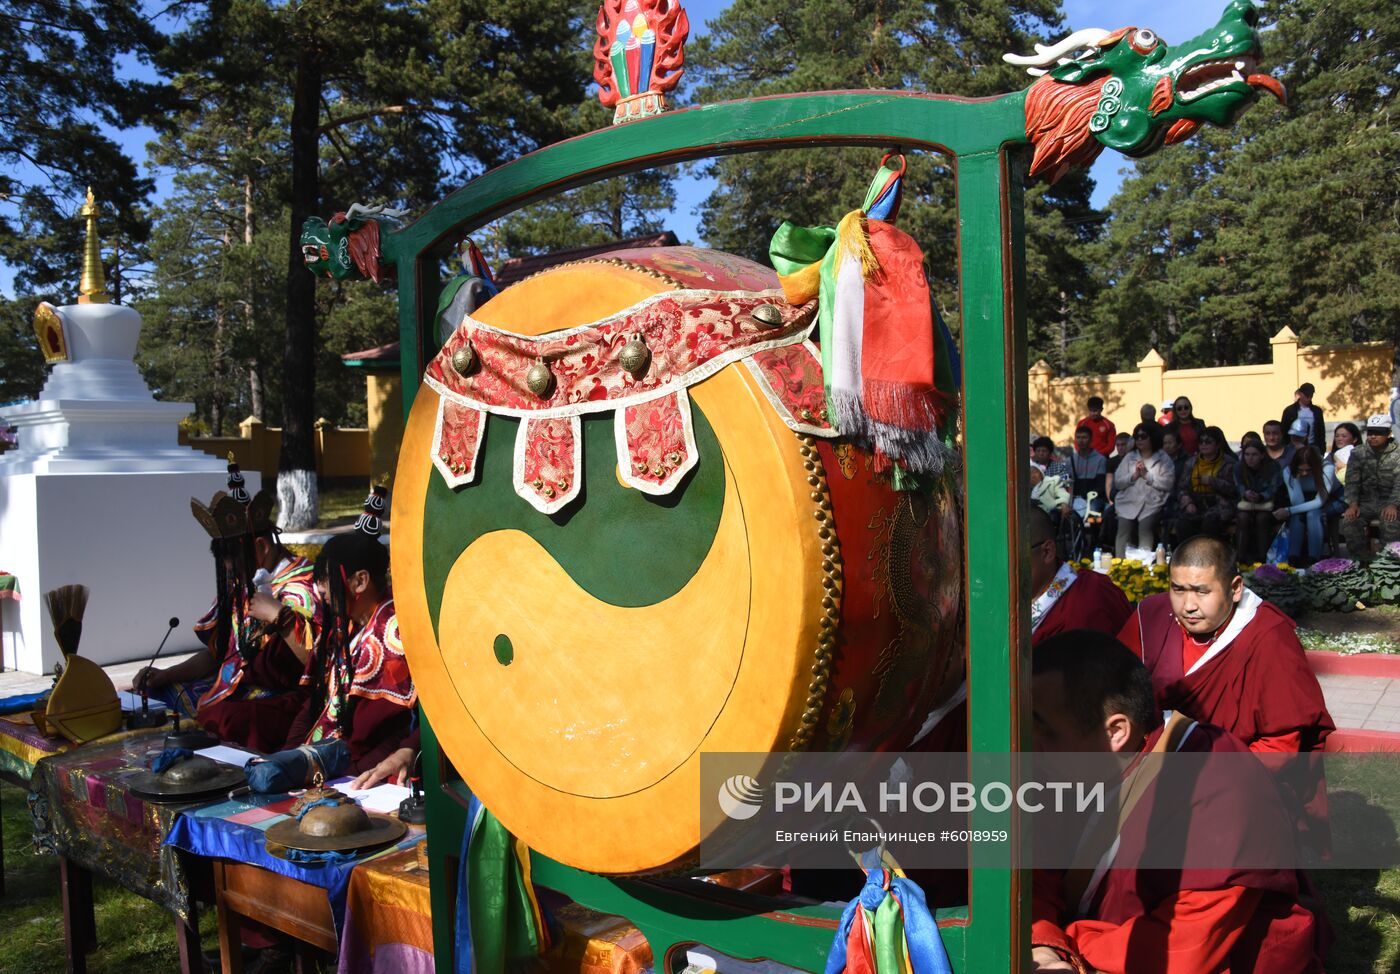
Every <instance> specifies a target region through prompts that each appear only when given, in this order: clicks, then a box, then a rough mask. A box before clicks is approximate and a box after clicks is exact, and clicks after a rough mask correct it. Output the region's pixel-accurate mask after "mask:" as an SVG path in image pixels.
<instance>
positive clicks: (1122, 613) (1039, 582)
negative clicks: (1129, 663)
mask: <svg viewBox="0 0 1400 974" xmlns="http://www.w3.org/2000/svg"><path fill="white" fill-rule="evenodd" d="M1027 518H1028V521H1027V531H1028V532H1029V533H1030V537H1031V645H1032V646H1034V645H1036V644H1037V643H1040V642H1041V641H1042V640H1045V639H1047V638H1049V637H1050V636H1053V635H1055V634H1056V633H1059V632H1065V631H1066V630H1069V629H1097V630H1099V631H1100V632H1106V633H1108V634H1109V635H1113V634H1115V633H1117V632H1118V630H1119V629H1121V628H1123V623H1124V622H1126V621H1127V619H1128V616H1130V615H1132V612H1133V608H1132V606H1131V605H1129V604H1128V599H1127V597H1126V596H1124V595H1123V592H1122V590H1121V589H1120V588H1119V587H1118V586H1117V585H1114V584H1113V582H1112V580H1111V579H1109V577H1108V576H1107V575H1101V574H1099V573H1098V572H1094V571H1080V572H1077V571H1075V570H1074V569H1073V568H1072V567H1071V566H1070V565H1069V564H1068V563H1067V562H1063V561H1060V557H1059V554H1058V553H1057V552H1056V550H1055V529H1054V526H1053V525H1052V524H1051V521H1050V517H1049V515H1047V514H1046V513H1045V511H1043V510H1042V509H1041V508H1039V507H1036V506H1032V507H1031V508H1030V510H1029V512H1028V515H1027Z"/></svg>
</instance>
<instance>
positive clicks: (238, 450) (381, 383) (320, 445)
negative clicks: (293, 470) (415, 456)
mask: <svg viewBox="0 0 1400 974" xmlns="http://www.w3.org/2000/svg"><path fill="white" fill-rule="evenodd" d="M365 380H366V381H365V384H366V393H367V399H368V406H369V409H368V419H369V428H368V429H339V428H337V427H336V426H334V425H332V424H331V423H330V422H329V421H328V420H324V419H322V420H319V421H318V422H317V423H316V473H317V475H318V476H321V477H331V478H334V479H337V480H363V481H364V482H365V483H366V484H383V485H384V486H385V487H392V486H393V484H394V468H395V467H396V466H397V465H398V462H399V438H400V436H401V435H402V432H403V399H402V397H401V396H400V394H399V390H400V381H399V377H398V374H397V373H388V372H370V373H367V374H366V376H365ZM238 433H239V435H238V436H187V435H186V434H185V432H184V431H183V430H181V431H180V442H181V443H182V444H185V445H187V446H191V447H193V448H194V449H196V450H200V451H202V452H204V453H208V454H210V455H211V456H216V457H218V458H219V459H221V460H222V459H224V458H225V457H227V456H228V455H229V453H230V452H232V453H233V455H234V457H235V458H236V459H237V460H238V465H239V466H240V467H242V468H243V469H244V470H256V471H258V472H259V473H261V474H262V475H263V478H264V479H269V478H272V477H275V476H277V455H278V453H279V452H280V451H281V449H282V431H281V430H280V429H274V428H271V427H268V426H264V425H263V422H262V420H260V419H257V418H255V417H253V416H249V417H248V418H247V419H245V420H244V421H243V422H241V423H239V424H238Z"/></svg>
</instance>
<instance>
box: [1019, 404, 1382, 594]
mask: <svg viewBox="0 0 1400 974" xmlns="http://www.w3.org/2000/svg"><path fill="white" fill-rule="evenodd" d="M1314 392H1315V389H1314V388H1313V386H1312V385H1311V384H1310V383H1304V384H1303V385H1302V386H1300V387H1299V388H1298V390H1297V392H1296V393H1295V394H1294V401H1293V403H1291V404H1290V405H1289V406H1288V407H1287V408H1286V409H1284V410H1283V413H1282V415H1281V417H1280V418H1279V419H1277V420H1272V419H1271V420H1269V421H1268V422H1266V423H1264V425H1263V426H1262V428H1261V429H1260V430H1258V431H1254V430H1248V431H1244V432H1242V433H1241V435H1240V437H1239V440H1238V446H1233V445H1232V444H1231V442H1230V440H1229V439H1228V438H1227V436H1226V434H1225V432H1224V431H1223V430H1222V429H1221V428H1220V427H1219V426H1210V425H1207V424H1206V422H1205V421H1204V420H1202V419H1200V418H1198V417H1197V416H1196V415H1195V411H1194V409H1193V407H1192V404H1191V400H1190V399H1188V398H1187V397H1185V396H1179V397H1177V398H1176V399H1174V400H1170V401H1168V402H1166V403H1163V404H1162V414H1161V416H1160V417H1158V416H1157V414H1156V410H1155V409H1154V407H1153V406H1152V405H1151V404H1146V405H1144V406H1143V407H1142V409H1141V410H1140V412H1139V419H1140V420H1141V421H1140V422H1139V423H1138V424H1137V425H1136V426H1134V427H1133V430H1132V432H1131V434H1129V433H1120V432H1118V431H1117V429H1116V428H1115V427H1114V424H1113V422H1112V421H1111V420H1109V419H1108V418H1107V417H1105V416H1104V414H1103V408H1104V403H1103V400H1102V399H1101V398H1099V397H1098V396H1092V397H1090V398H1089V400H1088V402H1087V403H1086V406H1087V415H1085V417H1084V418H1083V419H1081V420H1080V421H1079V423H1078V424H1076V427H1075V431H1074V442H1073V443H1071V444H1066V445H1065V448H1064V449H1061V448H1060V446H1058V445H1057V444H1056V443H1054V442H1053V441H1052V440H1051V439H1050V438H1049V437H1045V436H1041V437H1037V438H1036V439H1035V440H1034V441H1033V443H1032V451H1031V466H1032V470H1031V482H1032V495H1031V497H1032V500H1033V501H1034V502H1035V503H1037V504H1039V505H1040V507H1041V508H1043V509H1044V510H1045V511H1046V513H1047V514H1049V515H1050V516H1051V518H1052V520H1053V521H1054V522H1055V524H1056V525H1057V526H1060V527H1069V526H1071V525H1072V526H1075V527H1083V528H1085V529H1086V532H1087V536H1088V537H1089V538H1090V543H1091V544H1093V546H1094V547H1102V548H1104V549H1108V548H1109V547H1111V548H1112V549H1113V552H1114V555H1115V556H1117V557H1120V558H1121V557H1125V556H1126V555H1127V554H1128V551H1129V549H1130V548H1136V549H1141V550H1145V551H1154V550H1155V549H1156V548H1158V547H1159V546H1163V547H1166V548H1170V547H1173V546H1175V545H1178V544H1180V543H1181V542H1183V541H1185V540H1186V539H1187V538H1190V537H1192V536H1194V535H1198V534H1206V535H1212V536H1215V537H1219V538H1222V539H1226V540H1229V541H1231V542H1232V543H1233V544H1234V545H1235V547H1236V548H1237V549H1238V552H1239V557H1240V560H1241V561H1242V562H1245V563H1255V562H1260V561H1264V560H1267V559H1268V558H1269V557H1270V555H1271V554H1272V555H1273V556H1274V558H1275V559H1279V558H1280V556H1282V557H1286V558H1287V559H1288V560H1289V561H1290V562H1291V563H1293V564H1295V565H1298V566H1300V567H1301V566H1306V565H1309V564H1311V563H1312V562H1314V561H1316V560H1318V559H1319V558H1321V557H1323V556H1324V555H1325V554H1344V553H1345V554H1347V555H1349V556H1350V557H1352V558H1355V559H1357V560H1359V561H1362V562H1365V561H1369V560H1370V558H1371V556H1372V551H1373V543H1374V542H1379V543H1381V544H1385V543H1388V542H1391V541H1396V540H1400V449H1397V446H1396V444H1395V441H1394V438H1393V429H1392V420H1391V417H1390V416H1389V415H1388V414H1379V415H1375V416H1371V417H1370V418H1369V419H1367V420H1366V422H1365V426H1364V435H1363V428H1362V427H1359V426H1358V425H1357V424H1355V423H1350V422H1343V423H1338V424H1336V426H1335V428H1334V429H1333V431H1332V441H1331V444H1330V446H1329V445H1328V443H1327V438H1326V436H1327V434H1326V424H1325V422H1324V419H1323V413H1322V409H1321V407H1319V406H1318V405H1317V404H1316V403H1314V402H1313V394H1314ZM1086 532H1078V533H1077V534H1076V536H1078V537H1082V536H1084V535H1085V533H1086ZM1280 532H1286V534H1283V535H1281V534H1280ZM1062 534H1063V532H1062ZM1063 554H1064V555H1065V556H1067V557H1068V556H1070V555H1076V556H1077V555H1079V554H1082V552H1070V551H1065V552H1063Z"/></svg>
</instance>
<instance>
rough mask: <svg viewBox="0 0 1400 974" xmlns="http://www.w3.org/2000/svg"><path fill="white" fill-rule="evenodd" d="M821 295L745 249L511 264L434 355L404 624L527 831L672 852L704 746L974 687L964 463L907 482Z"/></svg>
mask: <svg viewBox="0 0 1400 974" xmlns="http://www.w3.org/2000/svg"><path fill="white" fill-rule="evenodd" d="M814 311H815V309H814V308H812V307H804V308H794V307H790V306H789V305H788V304H787V303H786V302H785V301H784V300H783V297H782V292H781V290H779V289H778V284H777V279H776V277H775V276H774V274H773V272H772V271H771V270H768V269H767V268H764V267H761V266H759V265H757V264H754V263H752V262H750V261H747V260H743V259H740V258H737V257H733V256H730V255H727V254H721V253H717V252H713V251H707V250H702V249H697V248H689V247H671V248H658V249H638V250H630V251H620V252H614V253H612V254H608V255H606V257H604V258H600V259H596V260H587V261H581V262H577V263H572V264H565V265H562V266H559V267H556V268H554V269H552V270H549V271H546V272H544V273H541V274H538V275H536V276H535V277H532V278H529V279H527V280H524V281H522V282H520V283H518V284H515V285H513V286H512V287H509V288H507V289H506V290H504V291H502V292H501V293H500V294H499V295H497V296H496V297H494V298H492V299H491V300H490V301H488V302H487V303H486V304H484V305H483V306H482V307H480V308H479V309H477V310H476V311H475V312H473V313H471V314H470V315H469V316H468V317H467V318H466V320H464V321H463V322H462V323H461V325H460V326H459V327H458V328H457V330H456V332H455V333H454V334H453V335H452V337H451V339H450V340H449V341H448V343H447V344H446V346H444V348H443V349H442V351H441V353H440V354H439V355H438V356H437V358H435V359H434V361H433V362H432V363H431V364H430V366H429V368H428V371H427V374H426V376H425V380H424V384H423V386H422V387H421V388H420V389H419V390H418V394H417V397H416V399H415V400H414V404H413V409H412V411H411V413H410V415H409V419H408V423H407V428H406V430H405V433H404V439H403V444H402V448H401V454H400V459H399V466H398V471H397V475H396V481H395V485H394V500H393V512H392V513H393V522H392V523H393V546H392V550H393V585H394V595H395V599H396V605H397V609H398V617H399V622H400V625H401V627H402V631H403V639H404V648H405V650H406V652H407V653H408V658H409V663H410V665H411V667H412V670H413V676H414V680H415V682H416V684H417V687H418V694H419V698H420V700H421V701H422V704H423V708H424V710H425V712H426V714H427V716H428V719H429V721H430V722H431V724H432V728H433V731H434V732H435V733H436V735H437V737H438V740H439V741H440V742H441V745H442V748H443V750H444V752H445V753H446V755H447V756H448V757H449V758H450V759H451V761H452V763H453V765H454V766H455V767H456V769H457V771H458V772H459V773H460V774H461V776H462V778H463V779H464V780H465V781H466V783H467V784H468V785H469V786H470V787H471V789H472V790H473V791H474V792H475V793H476V794H477V795H478V796H479V797H480V799H481V800H482V802H483V803H484V804H485V805H486V806H487V807H488V808H490V809H491V810H492V811H493V812H494V813H495V814H496V815H497V816H498V817H499V818H500V819H501V821H502V822H503V823H504V824H505V825H506V827H507V828H509V829H510V830H511V831H512V832H513V833H514V834H515V835H517V836H518V837H520V838H521V839H523V840H524V841H525V842H526V843H527V844H529V845H530V846H531V847H532V848H534V849H536V850H538V851H539V852H541V853H543V854H545V855H548V856H550V857H552V858H554V859H556V860H558V861H560V862H563V863H566V864H568V865H571V866H575V867H578V868H581V869H586V870H590V871H593V872H601V873H613V874H635V873H648V872H657V871H663V870H671V869H677V868H684V867H685V866H687V865H688V864H693V863H694V862H695V860H696V855H697V850H698V846H699V843H700V841H701V839H702V835H701V828H702V826H701V810H700V804H701V795H700V770H699V769H700V756H701V754H702V753H704V752H722V751H749V752H752V751H763V752H782V751H791V750H807V749H813V750H843V749H847V750H889V749H898V748H903V747H906V746H908V745H909V744H910V742H911V741H912V740H913V739H914V737H915V736H916V735H917V734H918V733H919V731H920V730H921V728H923V727H925V726H926V725H927V724H928V723H929V720H930V715H931V714H933V715H936V714H937V713H939V712H940V711H941V710H944V711H945V710H947V709H948V705H949V704H950V702H951V701H953V700H954V699H955V695H956V694H957V692H958V691H959V688H960V687H961V686H962V681H963V676H964V664H963V660H964V654H963V647H962V637H961V618H962V594H963V593H962V575H963V568H962V566H963V554H964V553H963V536H962V525H961V512H960V509H959V506H958V504H957V503H956V496H955V492H954V491H955V488H954V485H953V482H952V481H951V480H949V481H947V482H945V483H944V484H943V485H940V486H936V487H933V488H931V489H928V490H925V491H922V492H897V491H895V490H893V489H891V487H890V486H889V484H888V478H887V477H877V476H876V473H875V471H874V469H873V467H874V463H873V458H872V457H871V456H870V455H868V454H866V453H863V452H861V451H860V450H857V449H853V448H852V446H851V445H850V444H848V443H845V442H843V441H842V440H840V439H839V438H835V437H834V436H833V433H832V430H831V428H830V425H829V424H828V423H827V421H826V418H825V416H826V409H825V397H824V394H823V389H822V373H821V364H820V359H819V355H818V354H817V350H816V349H815V347H814V346H813V345H812V344H811V343H810V340H809V339H808V337H807V336H808V333H809V332H810V330H811V324H812V320H813V319H812V315H813V314H814ZM712 800H713V799H712Z"/></svg>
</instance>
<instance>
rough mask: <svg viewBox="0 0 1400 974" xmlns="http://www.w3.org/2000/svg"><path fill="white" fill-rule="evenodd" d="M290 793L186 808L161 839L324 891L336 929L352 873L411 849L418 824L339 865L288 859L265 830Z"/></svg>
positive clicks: (283, 810) (285, 813) (285, 808)
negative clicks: (270, 845)
mask: <svg viewBox="0 0 1400 974" xmlns="http://www.w3.org/2000/svg"><path fill="white" fill-rule="evenodd" d="M295 800H296V799H295V797H294V796H292V795H253V794H248V795H243V796H241V797H239V798H235V799H231V800H228V801H222V802H218V803H216V804H211V805H204V806H201V807H199V808H190V809H187V810H185V811H184V812H183V813H182V814H181V815H180V816H179V817H178V819H177V820H176V821H175V823H174V825H173V827H172V828H171V829H170V830H169V834H168V835H167V836H166V838H165V844H166V847H167V848H173V849H180V850H183V851H185V852H187V853H191V854H193V855H196V856H202V857H204V858H207V859H228V860H232V861H234V862H238V863H244V864H247V865H252V866H258V867H260V868H262V869H265V870H267V871H268V872H272V873H276V874H277V875H279V876H285V877H287V878H288V879H294V880H298V881H300V882H303V883H308V884H310V885H312V886H319V887H321V888H322V889H324V890H325V891H326V896H327V898H328V900H329V902H330V908H331V916H332V918H333V920H334V923H335V929H336V931H337V932H338V931H340V930H341V929H343V926H344V918H345V897H346V891H347V889H348V887H349V885H350V875H351V871H352V870H353V869H354V868H355V867H356V866H357V865H359V864H361V863H364V862H369V861H374V860H375V859H377V858H378V857H381V856H385V855H388V854H390V853H392V852H394V851H395V850H397V849H403V848H410V847H411V846H412V845H413V844H414V843H415V842H417V841H418V840H419V839H421V838H423V829H422V827H421V826H409V830H408V833H407V834H406V835H405V836H404V837H403V838H402V839H400V840H399V841H398V842H396V843H393V844H392V845H390V846H388V847H387V848H384V849H378V850H374V851H372V852H369V853H366V854H365V855H363V856H359V857H356V858H354V859H352V860H350V861H349V862H344V863H334V862H327V863H298V862H290V861H288V860H286V859H282V858H280V857H278V856H274V855H272V854H271V853H270V852H268V851H267V842H266V832H267V830H268V829H270V828H271V827H272V826H274V825H276V824H277V823H278V822H285V821H287V820H288V819H289V818H290V817H291V816H290V815H289V812H290V809H291V805H292V802H293V801H295Z"/></svg>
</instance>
